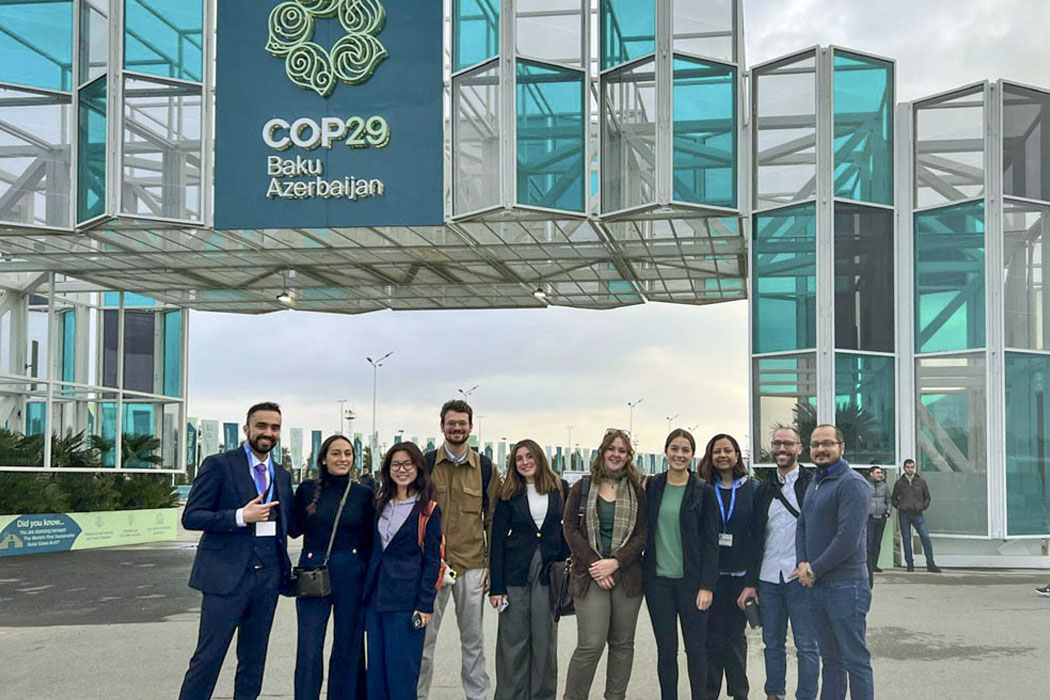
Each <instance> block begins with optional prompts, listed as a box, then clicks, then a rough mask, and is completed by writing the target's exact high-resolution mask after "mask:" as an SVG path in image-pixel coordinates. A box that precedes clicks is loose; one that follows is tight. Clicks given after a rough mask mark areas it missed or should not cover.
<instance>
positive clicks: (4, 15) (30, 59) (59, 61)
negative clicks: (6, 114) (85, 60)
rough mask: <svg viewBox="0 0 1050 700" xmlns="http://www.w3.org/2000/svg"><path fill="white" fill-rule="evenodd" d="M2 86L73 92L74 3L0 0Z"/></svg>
mask: <svg viewBox="0 0 1050 700" xmlns="http://www.w3.org/2000/svg"><path fill="white" fill-rule="evenodd" d="M0 82H4V83H17V84H18V85H27V86H30V87H39V88H46V89H48V90H70V89H72V83H73V0H40V1H39V2H34V0H0Z"/></svg>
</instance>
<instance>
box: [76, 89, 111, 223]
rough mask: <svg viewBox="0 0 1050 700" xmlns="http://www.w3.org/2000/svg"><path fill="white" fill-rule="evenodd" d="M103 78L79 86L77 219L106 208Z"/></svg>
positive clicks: (96, 213)
mask: <svg viewBox="0 0 1050 700" xmlns="http://www.w3.org/2000/svg"><path fill="white" fill-rule="evenodd" d="M106 90H107V87H106V78H105V77H102V78H98V79H97V80H95V82H93V83H89V84H88V85H87V87H84V88H81V89H80V100H79V106H78V120H77V139H78V141H77V223H80V222H83V221H88V220H89V219H94V218H95V217H97V216H100V215H102V214H104V213H105V212H106V121H107V120H106V101H107V95H106Z"/></svg>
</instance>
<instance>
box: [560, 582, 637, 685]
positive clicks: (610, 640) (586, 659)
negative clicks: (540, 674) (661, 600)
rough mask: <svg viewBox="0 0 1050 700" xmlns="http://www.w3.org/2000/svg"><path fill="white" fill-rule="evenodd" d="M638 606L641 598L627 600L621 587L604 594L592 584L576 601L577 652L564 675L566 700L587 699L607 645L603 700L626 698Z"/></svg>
mask: <svg viewBox="0 0 1050 700" xmlns="http://www.w3.org/2000/svg"><path fill="white" fill-rule="evenodd" d="M641 607H642V596H640V595H637V596H633V597H629V596H628V595H627V594H626V593H624V589H623V585H622V584H617V585H616V586H614V587H613V589H612V590H609V591H606V590H604V589H602V588H601V587H600V586H598V584H597V583H595V582H594V581H591V585H590V587H589V588H588V589H587V595H585V596H583V597H582V598H577V599H576V650H575V651H574V652H573V653H572V659H571V660H570V661H569V670H568V673H567V674H566V679H565V700H587V698H588V696H589V695H590V692H591V683H592V682H593V681H594V671H595V669H597V668H598V661H599V660H601V658H602V651H603V650H604V649H605V645H606V644H608V645H609V658H608V661H607V663H606V672H605V700H624V698H626V697H627V684H628V683H629V682H630V680H631V665H632V664H633V663H634V629H635V627H636V626H637V624H638V611H639V610H640V609H641Z"/></svg>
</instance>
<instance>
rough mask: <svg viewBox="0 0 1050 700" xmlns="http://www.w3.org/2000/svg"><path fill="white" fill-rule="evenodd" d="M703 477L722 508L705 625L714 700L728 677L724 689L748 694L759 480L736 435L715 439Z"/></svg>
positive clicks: (709, 694) (743, 695) (704, 462)
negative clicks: (749, 613)
mask: <svg viewBox="0 0 1050 700" xmlns="http://www.w3.org/2000/svg"><path fill="white" fill-rule="evenodd" d="M700 476H701V477H702V478H703V479H704V480H706V481H708V482H710V483H712V484H714V487H715V503H716V505H717V507H718V511H719V530H718V574H719V575H718V584H717V585H716V587H715V596H714V601H713V602H712V604H711V617H710V619H709V620H708V628H707V689H706V695H705V697H706V698H709V700H715V699H716V698H718V694H719V692H720V690H721V688H722V676H723V675H724V676H725V680H726V692H727V693H729V695H730V697H732V698H735V699H736V700H740V699H741V698H746V697H747V694H748V691H749V689H750V688H749V685H748V681H747V636H746V635H745V634H744V628H745V626H746V625H747V617H746V616H745V615H744V605H745V604H746V603H747V601H748V599H750V598H755V597H756V596H757V592H756V589H755V586H756V585H757V583H758V570H757V566H756V565H757V562H758V560H759V554H758V550H757V547H756V541H757V539H758V538H757V536H756V534H755V521H756V518H755V509H754V498H755V483H754V482H753V481H752V480H751V479H749V478H748V476H747V468H746V467H745V466H744V463H743V461H742V460H741V454H740V444H739V443H738V442H737V441H736V438H734V437H732V436H731V435H726V434H725V433H719V434H718V435H715V436H714V437H713V438H711V439H710V440H709V441H708V443H707V449H706V450H705V451H704V458H703V460H702V461H701V462H700Z"/></svg>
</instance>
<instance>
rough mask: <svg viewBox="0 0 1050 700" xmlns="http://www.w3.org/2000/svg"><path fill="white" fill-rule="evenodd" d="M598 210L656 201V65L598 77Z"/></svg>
mask: <svg viewBox="0 0 1050 700" xmlns="http://www.w3.org/2000/svg"><path fill="white" fill-rule="evenodd" d="M602 93H603V100H602V139H601V148H602V159H601V163H602V172H601V177H602V211H604V212H607V213H608V212H615V211H620V210H622V209H628V208H631V207H637V206H641V205H644V204H651V203H653V202H655V201H656V63H655V62H654V61H645V62H643V63H641V64H637V65H634V66H632V67H631V68H625V69H623V70H616V71H611V72H609V73H606V74H605V75H603V76H602Z"/></svg>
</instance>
